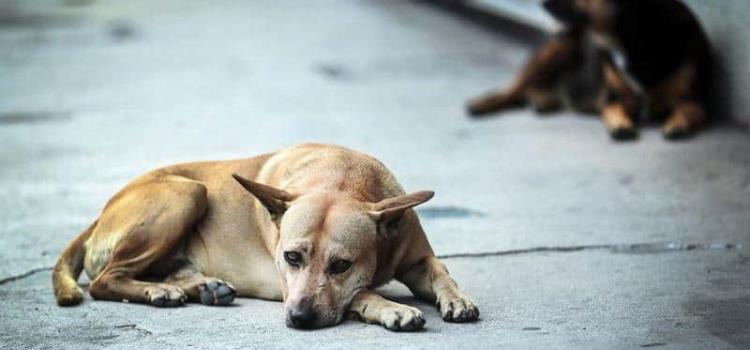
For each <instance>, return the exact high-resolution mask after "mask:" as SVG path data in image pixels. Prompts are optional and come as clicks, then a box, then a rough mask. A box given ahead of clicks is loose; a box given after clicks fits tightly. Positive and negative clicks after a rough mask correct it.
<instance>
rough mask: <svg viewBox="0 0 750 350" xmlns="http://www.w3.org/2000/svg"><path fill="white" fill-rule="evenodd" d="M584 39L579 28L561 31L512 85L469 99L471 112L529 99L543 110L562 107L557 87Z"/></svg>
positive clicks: (515, 104) (481, 112)
mask: <svg viewBox="0 0 750 350" xmlns="http://www.w3.org/2000/svg"><path fill="white" fill-rule="evenodd" d="M581 40H582V33H581V32H579V31H566V32H562V33H559V34H558V35H556V36H555V37H554V38H553V39H552V40H550V41H549V42H547V43H546V44H545V45H544V46H542V47H541V48H540V49H539V50H538V51H537V52H536V53H535V54H534V56H533V57H532V58H531V60H530V61H529V62H528V63H527V64H526V66H524V68H523V70H522V71H521V74H519V75H518V77H517V78H516V80H515V81H514V82H513V84H512V85H511V86H510V87H509V88H507V89H504V90H500V91H496V92H491V93H488V94H486V95H483V96H480V97H477V98H474V99H471V100H469V102H468V103H467V110H468V112H469V114H470V115H472V116H474V117H480V116H483V115H486V114H489V113H492V112H496V111H500V110H503V109H507V108H512V107H520V106H523V105H525V104H526V103H529V104H531V105H532V107H534V109H536V110H539V111H542V112H544V111H551V110H554V109H556V108H559V107H560V105H561V103H560V100H559V92H558V91H557V87H558V84H559V81H560V79H561V77H562V74H563V73H564V72H565V71H566V70H567V69H569V68H570V67H572V65H573V64H575V62H576V59H577V58H578V56H580V47H581Z"/></svg>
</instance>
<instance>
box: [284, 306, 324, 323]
mask: <svg viewBox="0 0 750 350" xmlns="http://www.w3.org/2000/svg"><path fill="white" fill-rule="evenodd" d="M317 319H318V314H316V313H315V311H313V310H311V309H310V308H294V309H292V310H289V317H287V322H286V323H287V326H291V327H295V328H312V327H313V326H314V325H315V321H316V320H317Z"/></svg>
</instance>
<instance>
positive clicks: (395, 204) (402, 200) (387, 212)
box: [368, 191, 435, 238]
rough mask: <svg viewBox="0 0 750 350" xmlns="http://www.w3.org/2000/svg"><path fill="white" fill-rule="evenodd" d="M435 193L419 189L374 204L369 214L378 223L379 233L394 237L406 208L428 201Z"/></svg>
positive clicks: (386, 236)
mask: <svg viewBox="0 0 750 350" xmlns="http://www.w3.org/2000/svg"><path fill="white" fill-rule="evenodd" d="M434 195H435V192H432V191H419V192H414V193H410V194H405V195H403V196H398V197H393V198H387V199H384V200H382V201H380V202H377V203H374V204H372V210H371V211H370V212H369V213H368V214H370V217H372V218H373V220H375V222H376V223H377V225H378V235H380V236H381V237H385V238H390V237H392V236H393V234H394V233H395V232H396V229H397V228H398V224H399V222H400V221H401V218H402V217H403V216H404V213H405V212H406V210H408V209H410V208H413V207H415V206H417V205H420V204H422V203H424V202H427V201H428V200H430V199H431V198H432V197H433V196H434Z"/></svg>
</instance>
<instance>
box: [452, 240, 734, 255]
mask: <svg viewBox="0 0 750 350" xmlns="http://www.w3.org/2000/svg"><path fill="white" fill-rule="evenodd" d="M740 249H742V244H732V243H678V242H660V243H634V244H590V245H574V246H552V247H532V248H525V249H511V250H498V251H491V252H478V253H455V254H443V255H438V256H437V258H439V259H459V258H486V257H495V256H505V255H521V254H534V253H550V252H551V253H572V252H580V251H584V250H609V251H610V252H612V253H617V254H660V253H672V252H687V251H696V250H697V251H706V250H710V251H729V250H740Z"/></svg>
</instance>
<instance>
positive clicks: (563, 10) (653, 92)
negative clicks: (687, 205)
mask: <svg viewBox="0 0 750 350" xmlns="http://www.w3.org/2000/svg"><path fill="white" fill-rule="evenodd" d="M544 7H545V8H546V9H547V10H548V11H549V12H550V13H551V14H552V15H553V16H554V17H555V18H556V19H558V20H559V21H560V22H561V23H562V24H563V28H564V29H563V30H562V31H560V32H559V33H557V34H556V35H555V36H554V38H552V39H551V40H550V41H549V42H547V43H546V44H545V45H544V46H543V47H542V48H541V49H540V50H539V51H538V52H537V53H536V54H535V55H534V56H533V57H532V59H531V60H530V61H529V62H528V63H527V65H526V66H525V67H524V68H523V70H522V72H521V74H520V75H519V76H518V78H517V79H516V81H515V82H514V83H513V84H512V85H511V86H510V87H509V88H508V89H505V90H502V91H499V92H494V93H491V94H488V95H485V96H482V97H479V98H477V99H474V100H471V101H469V103H468V110H469V112H470V113H471V114H472V115H473V116H481V115H486V114H488V113H491V112H495V111H500V110H503V109H507V108H510V107H517V106H523V105H525V104H530V105H531V106H532V107H533V108H535V109H536V110H538V111H541V112H544V111H552V110H556V109H558V108H560V107H562V106H563V105H564V104H565V102H566V101H567V102H568V104H569V105H571V106H572V107H574V108H578V109H583V110H587V111H593V112H596V113H600V114H601V115H602V118H603V121H604V124H605V126H606V127H607V130H608V131H609V133H610V135H611V136H612V137H613V138H615V139H632V138H634V137H636V136H637V130H636V125H637V121H638V119H639V117H640V116H641V115H642V114H647V115H648V116H657V117H665V122H664V126H663V129H662V131H663V133H664V136H665V137H667V138H670V139H674V138H680V137H685V136H688V135H691V134H692V133H693V132H695V131H697V130H698V129H700V128H701V127H702V126H704V125H705V124H706V122H707V118H708V116H707V112H706V98H707V94H708V92H709V91H708V90H709V86H710V79H711V59H710V50H709V43H708V40H707V39H706V35H705V33H704V32H703V29H702V28H701V26H700V24H699V23H698V21H697V20H696V18H695V16H694V15H693V14H692V13H691V12H690V10H689V9H688V8H687V7H686V6H685V5H684V4H683V3H681V2H680V1H678V0H547V1H545V2H544ZM592 67H593V69H592ZM582 82H583V84H582Z"/></svg>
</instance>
